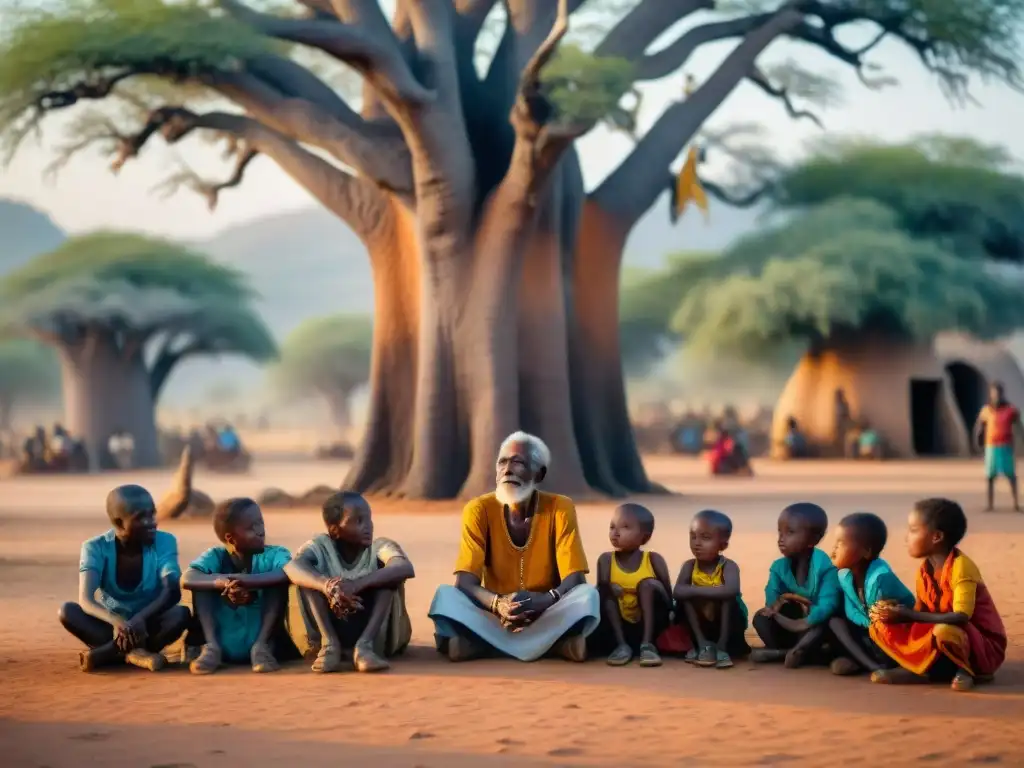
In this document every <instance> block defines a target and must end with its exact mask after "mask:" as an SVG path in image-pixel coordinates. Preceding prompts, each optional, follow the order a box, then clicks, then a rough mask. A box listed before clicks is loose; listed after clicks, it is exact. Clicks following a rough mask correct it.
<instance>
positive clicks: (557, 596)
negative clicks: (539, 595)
mask: <svg viewBox="0 0 1024 768" xmlns="http://www.w3.org/2000/svg"><path fill="white" fill-rule="evenodd" d="M548 594H549V595H551V599H552V600H554V601H555V602H556V603H557V602H558V601H559V600H561V599H562V595H561V593H560V592H559V591H558V590H557V589H549V590H548Z"/></svg>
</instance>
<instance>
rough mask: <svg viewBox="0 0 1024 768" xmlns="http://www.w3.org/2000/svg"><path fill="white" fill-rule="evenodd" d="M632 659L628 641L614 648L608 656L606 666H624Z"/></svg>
mask: <svg viewBox="0 0 1024 768" xmlns="http://www.w3.org/2000/svg"><path fill="white" fill-rule="evenodd" d="M632 660H633V649H632V648H630V647H629V644H628V643H623V644H622V645H617V646H616V647H615V650H614V651H612V652H611V654H610V655H609V656H608V660H607V663H608V666H610V667H624V666H626V665H627V664H629V662H631V661H632Z"/></svg>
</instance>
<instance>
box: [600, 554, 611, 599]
mask: <svg viewBox="0 0 1024 768" xmlns="http://www.w3.org/2000/svg"><path fill="white" fill-rule="evenodd" d="M611 589H612V553H611V552H605V553H604V554H602V555H601V556H600V557H599V558H597V590H598V592H600V593H601V595H602V596H604V597H607V596H609V595H610V594H611Z"/></svg>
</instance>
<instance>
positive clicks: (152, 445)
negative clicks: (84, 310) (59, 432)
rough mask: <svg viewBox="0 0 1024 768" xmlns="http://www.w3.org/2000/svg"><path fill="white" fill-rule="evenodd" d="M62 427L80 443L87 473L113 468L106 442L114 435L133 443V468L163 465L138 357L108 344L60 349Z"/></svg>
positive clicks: (146, 378) (149, 394)
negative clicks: (86, 455)
mask: <svg viewBox="0 0 1024 768" xmlns="http://www.w3.org/2000/svg"><path fill="white" fill-rule="evenodd" d="M60 352H61V355H60V357H61V374H62V386H63V391H64V418H65V427H66V428H67V430H68V432H70V434H71V435H72V437H74V438H76V439H79V440H83V441H84V443H85V447H86V450H87V451H88V452H89V464H90V469H92V470H96V469H101V468H106V467H109V466H112V464H111V459H110V456H109V455H108V451H107V440H108V439H109V437H110V435H111V434H112V433H113V432H114V431H115V430H119V429H120V430H125V431H127V432H129V433H131V435H132V438H133V439H134V440H135V466H136V467H138V468H140V469H148V468H155V467H159V466H162V462H161V460H160V451H159V441H158V439H157V427H156V409H155V406H154V402H153V395H152V392H151V389H150V378H149V372H148V370H147V369H146V366H145V364H144V362H143V360H142V356H141V355H139V354H136V355H133V356H132V357H131V358H129V359H126V358H125V356H124V355H123V354H122V353H121V350H119V349H117V347H116V346H114V345H113V344H109V343H106V342H105V341H103V340H101V341H99V342H98V343H96V344H95V345H93V346H91V347H82V346H79V347H75V348H71V347H64V348H62V349H61V351H60Z"/></svg>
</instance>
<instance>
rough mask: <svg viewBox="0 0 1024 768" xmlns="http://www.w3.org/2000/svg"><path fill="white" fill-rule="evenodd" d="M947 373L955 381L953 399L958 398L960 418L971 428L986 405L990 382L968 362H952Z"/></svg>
mask: <svg viewBox="0 0 1024 768" xmlns="http://www.w3.org/2000/svg"><path fill="white" fill-rule="evenodd" d="M946 373H948V374H949V380H950V381H951V382H952V383H953V399H954V400H956V407H957V410H958V411H959V412H960V418H962V419H963V421H964V426H965V427H967V429H968V430H971V429H973V428H974V422H975V421H977V420H978V414H979V413H981V409H982V407H983V406H984V405H985V400H986V398H987V395H988V392H987V390H988V382H987V381H986V380H985V377H984V376H982V375H981V372H980V371H979V370H978V369H977V368H975V367H974V366H973V365H968V364H967V363H960V362H957V363H950V364H949V365H947V366H946Z"/></svg>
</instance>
